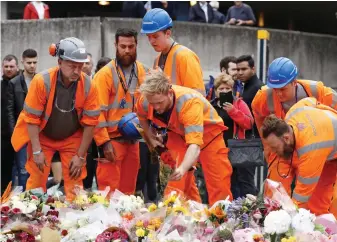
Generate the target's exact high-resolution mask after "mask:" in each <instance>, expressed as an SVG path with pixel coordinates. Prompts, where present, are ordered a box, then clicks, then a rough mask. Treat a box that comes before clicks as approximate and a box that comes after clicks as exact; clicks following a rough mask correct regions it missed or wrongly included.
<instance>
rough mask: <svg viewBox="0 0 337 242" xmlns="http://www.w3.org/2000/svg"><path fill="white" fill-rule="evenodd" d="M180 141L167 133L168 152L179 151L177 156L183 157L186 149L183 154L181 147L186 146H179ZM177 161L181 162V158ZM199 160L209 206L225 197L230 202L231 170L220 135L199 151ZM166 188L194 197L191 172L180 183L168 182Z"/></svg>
mask: <svg viewBox="0 0 337 242" xmlns="http://www.w3.org/2000/svg"><path fill="white" fill-rule="evenodd" d="M182 141H183V140H182V138H181V137H180V136H179V135H175V134H172V133H169V142H168V144H167V146H168V148H169V149H170V150H175V151H179V155H185V152H186V149H185V152H182V151H181V147H185V148H186V144H181V142H182ZM169 144H170V146H169ZM179 159H180V160H181V161H182V159H183V156H182V158H179ZM199 160H200V162H201V166H202V168H203V171H204V177H205V181H206V188H207V192H208V202H209V204H210V205H213V204H214V203H215V202H217V201H219V200H224V199H226V197H227V196H229V199H230V200H232V193H231V190H230V188H231V184H230V183H231V175H232V171H233V170H232V166H231V164H230V161H229V160H228V149H227V148H226V145H225V142H224V140H223V137H222V135H219V136H218V137H216V138H215V139H214V140H213V141H212V142H211V143H210V144H209V145H208V146H207V147H205V149H203V150H201V152H200V156H199ZM192 176H193V177H192ZM167 186H168V187H169V188H171V189H174V188H175V189H178V190H180V191H184V192H185V195H186V196H196V194H195V189H196V185H195V179H194V174H193V172H187V174H185V176H184V178H183V179H181V180H180V181H170V182H169V183H168V185H167ZM196 191H197V190H196ZM198 195H199V193H198ZM199 199H200V196H199Z"/></svg>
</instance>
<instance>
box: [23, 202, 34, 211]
mask: <svg viewBox="0 0 337 242" xmlns="http://www.w3.org/2000/svg"><path fill="white" fill-rule="evenodd" d="M36 209H37V207H36V205H35V204H34V203H32V202H31V203H29V204H28V206H27V208H26V211H25V213H32V212H34V211H36Z"/></svg>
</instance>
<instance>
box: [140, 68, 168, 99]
mask: <svg viewBox="0 0 337 242" xmlns="http://www.w3.org/2000/svg"><path fill="white" fill-rule="evenodd" d="M170 88H171V84H170V81H169V78H168V77H167V76H166V75H165V73H164V72H163V71H162V70H160V69H156V70H154V69H150V70H149V71H148V72H147V73H146V76H145V80H144V82H143V84H142V85H140V88H139V90H140V92H141V93H142V94H144V95H155V94H168V92H169V90H170Z"/></svg>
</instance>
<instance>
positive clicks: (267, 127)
mask: <svg viewBox="0 0 337 242" xmlns="http://www.w3.org/2000/svg"><path fill="white" fill-rule="evenodd" d="M287 132H289V126H288V124H287V123H286V122H285V121H284V120H282V119H280V118H278V117H276V115H275V114H271V115H269V116H267V117H266V118H265V120H264V121H263V124H262V126H261V133H262V137H263V138H264V139H266V138H267V137H268V136H269V135H270V134H275V135H276V136H277V137H281V136H282V135H284V134H285V133H287Z"/></svg>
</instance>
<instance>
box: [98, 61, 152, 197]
mask: <svg viewBox="0 0 337 242" xmlns="http://www.w3.org/2000/svg"><path fill="white" fill-rule="evenodd" d="M135 65H136V68H135V72H136V76H137V77H138V83H137V88H138V87H139V86H140V85H141V84H142V82H143V80H144V78H145V74H146V72H147V70H148V69H147V68H145V67H144V65H143V64H142V63H140V62H138V61H136V63H135ZM118 68H119V73H120V75H121V78H122V79H123V81H124V83H126V80H125V77H124V74H123V71H122V70H121V68H120V67H119V66H118ZM93 82H94V83H95V84H96V85H97V88H98V92H99V97H100V105H101V115H100V116H99V124H98V125H97V127H96V129H95V135H94V138H95V141H96V144H97V145H98V146H100V145H103V144H104V143H106V142H108V141H110V142H111V144H112V146H113V149H114V152H115V156H116V160H115V161H114V162H109V163H102V162H98V166H97V171H96V174H97V183H98V188H99V189H100V190H104V189H105V187H107V186H109V187H110V192H113V191H115V190H116V189H118V190H120V191H121V192H123V193H125V194H134V192H135V189H136V182H137V174H138V170H139V166H140V161H139V143H138V142H136V141H131V142H130V141H125V140H121V139H119V138H122V137H121V134H120V133H119V131H118V122H119V121H120V119H121V118H122V117H123V116H124V115H126V114H128V113H130V112H132V110H133V106H134V103H135V100H134V98H133V97H132V96H131V94H130V92H129V91H128V92H127V93H125V91H124V89H123V86H122V84H121V80H120V79H119V76H118V74H117V71H116V65H115V61H114V60H112V61H111V62H110V63H108V64H107V65H106V66H105V67H103V68H102V69H101V70H100V71H99V72H98V73H97V74H96V75H95V77H94V80H93ZM126 85H127V84H126ZM136 92H138V91H136ZM134 96H139V93H138V95H137V93H135V94H134ZM123 98H125V101H126V103H125V104H124V105H123V106H121V105H120V103H121V101H122V99H123Z"/></svg>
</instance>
